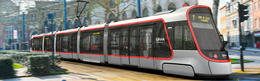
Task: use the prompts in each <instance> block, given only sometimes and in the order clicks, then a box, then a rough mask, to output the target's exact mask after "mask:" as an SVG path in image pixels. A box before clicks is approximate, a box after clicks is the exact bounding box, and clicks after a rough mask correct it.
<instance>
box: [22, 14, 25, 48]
mask: <svg viewBox="0 0 260 81" xmlns="http://www.w3.org/2000/svg"><path fill="white" fill-rule="evenodd" d="M22 15H23V22H22V23H23V29H22V32H23V42H22V49H23V50H25V22H24V21H25V15H24V12H23V14H22Z"/></svg>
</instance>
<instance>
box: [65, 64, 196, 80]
mask: <svg viewBox="0 0 260 81" xmlns="http://www.w3.org/2000/svg"><path fill="white" fill-rule="evenodd" d="M60 66H61V67H62V68H65V69H67V70H68V71H69V72H71V74H72V75H81V76H82V78H83V79H86V80H98V81H100V80H103V81H172V80H192V78H188V77H181V76H174V75H168V74H164V73H162V72H160V71H155V70H147V69H137V68H126V67H121V68H118V66H113V65H100V64H89V63H84V62H72V61H62V63H61V64H60Z"/></svg>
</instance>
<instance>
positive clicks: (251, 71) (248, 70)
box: [232, 66, 260, 74]
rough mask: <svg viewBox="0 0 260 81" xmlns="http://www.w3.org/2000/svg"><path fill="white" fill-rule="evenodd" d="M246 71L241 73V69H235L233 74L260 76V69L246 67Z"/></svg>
mask: <svg viewBox="0 0 260 81" xmlns="http://www.w3.org/2000/svg"><path fill="white" fill-rule="evenodd" d="M244 70H245V71H244V72H243V71H241V68H233V69H232V72H233V73H243V74H260V67H257V66H255V67H245V69H244Z"/></svg>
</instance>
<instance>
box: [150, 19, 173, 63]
mask: <svg viewBox="0 0 260 81" xmlns="http://www.w3.org/2000/svg"><path fill="white" fill-rule="evenodd" d="M168 33H169V32H168ZM154 34H155V35H154V36H155V37H154V45H153V47H154V48H153V54H154V57H161V58H167V57H170V56H171V50H170V46H169V43H168V41H167V37H166V33H165V29H164V27H163V24H162V22H159V23H158V24H156V25H155V27H154Z"/></svg>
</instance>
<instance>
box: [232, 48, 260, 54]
mask: <svg viewBox="0 0 260 81" xmlns="http://www.w3.org/2000/svg"><path fill="white" fill-rule="evenodd" d="M231 50H240V49H239V48H238V47H232V48H231ZM245 51H249V52H257V53H260V49H259V48H246V49H245Z"/></svg>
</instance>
